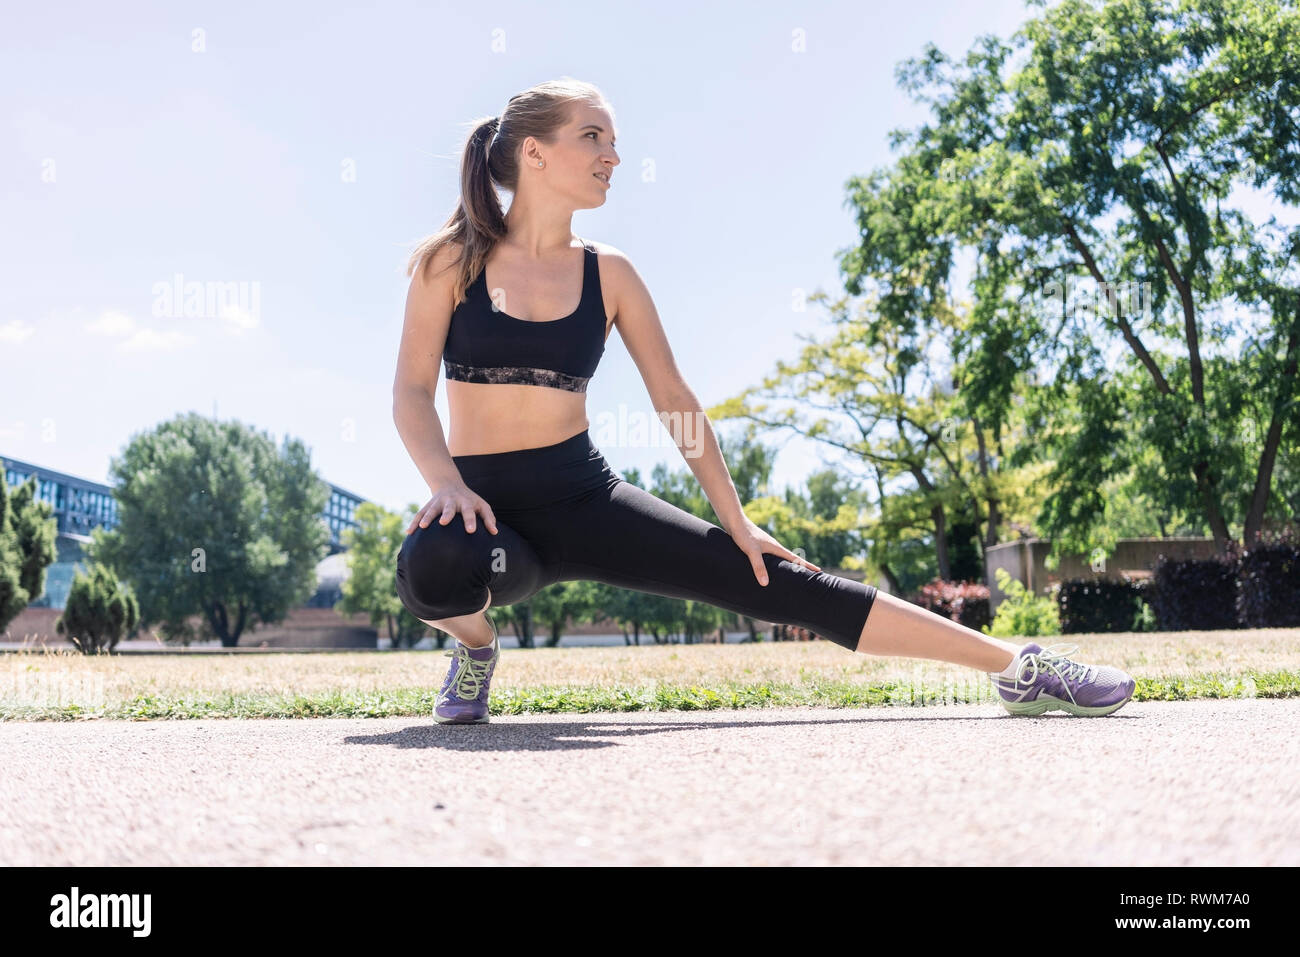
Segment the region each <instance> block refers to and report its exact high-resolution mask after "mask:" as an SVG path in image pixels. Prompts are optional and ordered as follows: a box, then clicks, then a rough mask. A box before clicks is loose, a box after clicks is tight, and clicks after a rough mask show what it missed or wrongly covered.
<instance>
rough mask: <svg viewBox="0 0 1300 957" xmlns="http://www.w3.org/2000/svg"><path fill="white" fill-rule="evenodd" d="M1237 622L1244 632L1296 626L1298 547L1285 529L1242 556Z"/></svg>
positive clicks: (1292, 531)
mask: <svg viewBox="0 0 1300 957" xmlns="http://www.w3.org/2000/svg"><path fill="white" fill-rule="evenodd" d="M1237 620H1238V621H1239V622H1241V625H1242V627H1245V628H1294V627H1296V626H1300V545H1297V543H1296V533H1295V529H1294V528H1291V527H1289V526H1288V527H1287V528H1286V529H1284V530H1283V531H1282V532H1280V533H1278V534H1276V535H1274V536H1272V537H1271V538H1270V539H1267V540H1266V539H1264V538H1262V537H1261V539H1260V540H1259V541H1257V542H1256V544H1255V545H1254V546H1253V547H1251V548H1248V549H1246V551H1244V552H1243V553H1242V556H1241V563H1240V567H1239V568H1238V570H1237Z"/></svg>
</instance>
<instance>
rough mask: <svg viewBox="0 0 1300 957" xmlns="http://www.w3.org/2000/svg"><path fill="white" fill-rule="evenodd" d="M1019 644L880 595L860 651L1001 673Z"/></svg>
mask: <svg viewBox="0 0 1300 957" xmlns="http://www.w3.org/2000/svg"><path fill="white" fill-rule="evenodd" d="M1020 647H1021V646H1020V645H1017V644H1013V643H1011V642H1009V641H1003V640H1002V639H1000V638H992V637H990V636H988V635H986V634H984V633H982V632H979V631H976V630H975V629H973V628H967V627H966V626H965V625H960V624H958V623H957V622H955V621H952V620H951V619H949V618H945V617H944V616H943V615H937V614H935V613H934V612H932V611H929V610H927V609H925V608H922V607H921V606H920V605H914V604H912V603H911V602H910V601H904V600H903V599H901V598H895V597H894V596H893V595H887V594H884V593H879V594H877V595H876V600H875V602H874V603H873V605H872V607H871V614H870V615H869V616H868V617H867V623H866V625H865V626H864V627H863V629H862V634H861V636H860V638H859V640H858V647H857V650H858V651H861V652H862V653H863V654H868V655H899V656H901V657H904V658H937V659H938V660H939V661H951V662H952V663H953V664H958V665H969V666H970V667H972V668H978V669H979V670H980V671H1002V670H1003V669H1004V668H1006V667H1007V666H1008V665H1009V664H1011V659H1012V658H1013V657H1014V656H1015V653H1016V652H1017V651H1019V650H1020Z"/></svg>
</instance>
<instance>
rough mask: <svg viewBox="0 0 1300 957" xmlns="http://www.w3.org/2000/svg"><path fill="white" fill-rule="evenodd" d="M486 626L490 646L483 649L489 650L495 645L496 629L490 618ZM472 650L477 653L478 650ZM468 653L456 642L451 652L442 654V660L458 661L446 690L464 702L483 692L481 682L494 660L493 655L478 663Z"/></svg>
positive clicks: (484, 679)
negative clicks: (490, 637)
mask: <svg viewBox="0 0 1300 957" xmlns="http://www.w3.org/2000/svg"><path fill="white" fill-rule="evenodd" d="M488 624H489V625H491V626H492V645H485V646H484V647H487V648H490V647H492V646H493V645H495V644H496V643H497V637H496V630H497V628H496V623H495V622H493V621H492V619H491V618H489V619H488ZM472 650H474V651H478V650H479V649H477V648H475V649H472ZM470 651H471V649H470V648H468V647H466V646H465V645H462V644H460V643H459V642H457V644H456V646H455V647H454V648H452V650H451V651H445V652H443V657H444V658H457V659H460V660H459V661H458V662H457V664H458V670H457V672H456V680H455V681H453V682H452V684H451V687H450V688H449V689H448V690H449V691H451V692H454V693H455V695H456V697H457V698H461V699H462V700H466V701H469V700H472V699H474V698H477V697H478V695H479V692H480V691H482V690H483V682H485V681H486V680H487V676H488V670H489V669H490V668H491V667H492V662H493V661H495V660H496V655H495V654H494V655H493V656H492V657H491V658H488V659H486V660H484V661H480V660H479V659H478V658H475V657H473V656H472V655H471V654H470ZM444 693H445V692H444Z"/></svg>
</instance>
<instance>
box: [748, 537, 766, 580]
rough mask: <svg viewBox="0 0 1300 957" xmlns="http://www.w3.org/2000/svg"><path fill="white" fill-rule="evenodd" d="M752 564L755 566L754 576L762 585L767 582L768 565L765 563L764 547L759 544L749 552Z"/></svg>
mask: <svg viewBox="0 0 1300 957" xmlns="http://www.w3.org/2000/svg"><path fill="white" fill-rule="evenodd" d="M749 561H750V564H752V565H753V566H754V577H755V578H757V579H758V583H759V584H760V585H766V584H767V566H766V565H764V564H763V549H761V548H759V547H758V546H757V545H755V546H754V549H753V551H751V552H750V553H749Z"/></svg>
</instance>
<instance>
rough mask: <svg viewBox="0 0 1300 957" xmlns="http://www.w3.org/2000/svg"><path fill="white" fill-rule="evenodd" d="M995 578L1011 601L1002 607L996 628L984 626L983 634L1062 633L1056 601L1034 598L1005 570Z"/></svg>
mask: <svg viewBox="0 0 1300 957" xmlns="http://www.w3.org/2000/svg"><path fill="white" fill-rule="evenodd" d="M995 574H996V575H997V580H998V587H999V588H1000V589H1002V591H1004V592H1005V593H1006V594H1007V598H1006V600H1005V601H1003V602H1002V604H1000V605H998V613H997V616H996V617H995V618H994V619H993V623H992V625H991V626H988V625H986V626H984V627H983V628H982V629H981V631H983V632H984V633H985V634H987V635H993V636H994V637H996V638H1016V637H1021V636H1024V637H1033V636H1035V635H1059V634H1060V633H1061V616H1060V612H1058V611H1057V608H1056V601H1055V599H1053V598H1049V597H1047V596H1043V597H1039V596H1037V595H1031V594H1030V593H1029V589H1028V588H1026V587H1025V586H1024V585H1023V584H1021V583H1020V582H1018V581H1016V579H1014V578H1012V577H1011V576H1010V575H1009V574H1007V570H1006V569H1005V568H999V569H997V571H996V572H995Z"/></svg>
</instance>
